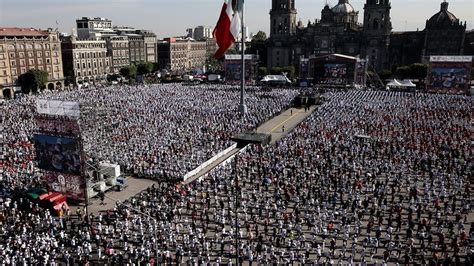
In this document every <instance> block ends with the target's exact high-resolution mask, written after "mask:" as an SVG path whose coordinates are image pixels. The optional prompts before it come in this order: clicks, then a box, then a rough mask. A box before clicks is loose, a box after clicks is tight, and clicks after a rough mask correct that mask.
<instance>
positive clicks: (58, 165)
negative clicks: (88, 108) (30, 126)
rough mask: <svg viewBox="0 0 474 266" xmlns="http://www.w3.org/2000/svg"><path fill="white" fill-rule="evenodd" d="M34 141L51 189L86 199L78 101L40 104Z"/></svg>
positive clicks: (38, 161) (45, 177)
mask: <svg viewBox="0 0 474 266" xmlns="http://www.w3.org/2000/svg"><path fill="white" fill-rule="evenodd" d="M37 111H38V114H37V115H36V117H35V120H36V128H37V129H36V132H35V134H34V135H33V142H34V144H35V150H36V161H37V164H38V168H39V169H42V172H43V180H44V181H45V182H46V183H47V184H48V185H49V189H51V190H53V191H56V192H61V193H63V194H64V195H66V196H67V197H69V198H72V199H75V200H84V199H85V194H84V191H85V188H86V180H85V178H84V176H83V174H82V173H83V152H82V149H83V148H82V141H81V138H80V127H79V123H78V121H77V120H76V118H77V117H79V105H78V104H76V103H74V102H62V101H49V100H46V101H43V100H39V101H38V102H37Z"/></svg>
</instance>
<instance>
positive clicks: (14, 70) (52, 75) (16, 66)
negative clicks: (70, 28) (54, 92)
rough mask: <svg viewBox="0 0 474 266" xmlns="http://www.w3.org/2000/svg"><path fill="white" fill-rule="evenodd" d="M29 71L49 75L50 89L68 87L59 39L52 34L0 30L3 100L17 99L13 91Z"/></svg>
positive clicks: (48, 85)
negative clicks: (44, 72)
mask: <svg viewBox="0 0 474 266" xmlns="http://www.w3.org/2000/svg"><path fill="white" fill-rule="evenodd" d="M28 69H39V70H45V71H47V72H48V80H49V82H48V84H47V85H46V86H47V88H49V89H55V88H58V87H62V86H63V84H64V75H63V60H62V57H61V43H60V41H59V35H58V33H57V32H55V31H52V30H37V29H32V28H0V90H1V91H0V97H3V96H6V97H13V93H14V92H13V90H12V87H14V86H18V85H17V80H18V77H19V76H20V75H21V74H23V73H25V72H26V71H28Z"/></svg>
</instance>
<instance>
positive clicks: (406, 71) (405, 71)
mask: <svg viewBox="0 0 474 266" xmlns="http://www.w3.org/2000/svg"><path fill="white" fill-rule="evenodd" d="M397 75H398V77H400V78H401V79H407V78H409V77H410V67H409V66H401V67H397Z"/></svg>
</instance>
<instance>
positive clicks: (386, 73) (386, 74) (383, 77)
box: [378, 69, 393, 81]
mask: <svg viewBox="0 0 474 266" xmlns="http://www.w3.org/2000/svg"><path fill="white" fill-rule="evenodd" d="M378 74H379V77H380V79H381V80H382V81H385V80H387V79H389V78H391V77H392V75H393V73H392V71H390V70H388V69H384V70H382V71H380V72H379V73H378Z"/></svg>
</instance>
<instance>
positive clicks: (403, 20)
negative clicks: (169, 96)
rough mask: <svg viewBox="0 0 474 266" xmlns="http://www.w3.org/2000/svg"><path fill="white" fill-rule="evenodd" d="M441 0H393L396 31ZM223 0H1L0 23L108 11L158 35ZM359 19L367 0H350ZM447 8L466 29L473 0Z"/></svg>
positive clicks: (257, 3)
mask: <svg viewBox="0 0 474 266" xmlns="http://www.w3.org/2000/svg"><path fill="white" fill-rule="evenodd" d="M442 1H443V0H392V1H391V2H392V12H391V16H392V24H393V27H394V30H395V31H403V30H416V29H417V28H419V29H420V30H422V29H424V26H425V21H426V19H428V18H430V17H431V16H432V15H433V14H435V13H436V12H438V11H439V9H440V3H441V2H442ZM326 2H328V3H329V4H330V5H331V6H332V5H334V4H337V2H338V0H327V1H325V0H296V8H297V10H298V19H301V20H302V21H303V22H304V24H305V25H306V23H307V21H308V20H312V21H313V20H314V19H319V18H320V17H321V10H322V8H323V6H324V4H325V3H326ZM222 3H223V0H0V26H16V27H35V28H48V27H53V28H55V27H56V21H58V23H59V29H60V30H61V31H62V32H69V33H70V32H71V29H72V28H73V27H74V24H75V19H76V18H79V17H83V16H88V17H106V18H109V19H111V20H112V21H113V24H114V25H120V26H133V27H136V28H143V29H150V30H153V31H154V32H155V33H156V34H157V35H158V37H167V36H177V35H184V34H185V30H186V28H189V27H194V26H198V25H209V26H214V25H215V23H216V21H217V19H218V17H219V12H220V9H221V7H222ZM350 3H351V4H352V5H353V6H354V8H355V9H356V10H358V11H360V14H359V22H362V20H363V5H364V3H365V0H351V1H350ZM449 4H450V5H449V10H450V11H451V12H452V13H454V14H455V15H456V16H457V17H458V18H459V19H460V20H461V21H467V24H468V29H473V28H474V18H473V17H474V5H473V0H451V1H449ZM270 8H271V0H246V11H247V12H246V20H247V25H248V26H249V28H250V32H257V31H258V30H264V31H265V32H267V33H268V31H269V15H268V12H269V10H270Z"/></svg>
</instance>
